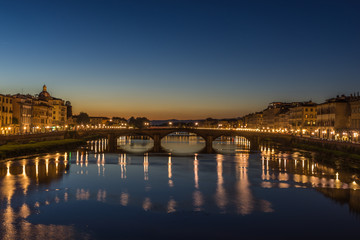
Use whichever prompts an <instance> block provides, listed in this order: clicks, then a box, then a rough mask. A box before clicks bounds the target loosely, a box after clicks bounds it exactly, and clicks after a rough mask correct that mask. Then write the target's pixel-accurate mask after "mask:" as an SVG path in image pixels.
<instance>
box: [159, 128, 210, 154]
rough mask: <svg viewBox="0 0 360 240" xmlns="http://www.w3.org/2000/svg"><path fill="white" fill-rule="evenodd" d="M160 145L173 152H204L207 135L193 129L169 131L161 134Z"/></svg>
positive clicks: (163, 148)
mask: <svg viewBox="0 0 360 240" xmlns="http://www.w3.org/2000/svg"><path fill="white" fill-rule="evenodd" d="M160 145H161V146H160V147H161V149H162V150H164V151H166V152H170V153H173V154H180V155H181V154H194V153H199V152H204V149H205V148H206V137H205V136H204V135H202V134H199V133H198V132H196V131H193V129H182V130H180V131H179V130H173V131H168V132H166V133H164V134H162V135H161V136H160Z"/></svg>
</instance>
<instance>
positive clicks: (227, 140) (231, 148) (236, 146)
mask: <svg viewBox="0 0 360 240" xmlns="http://www.w3.org/2000/svg"><path fill="white" fill-rule="evenodd" d="M213 148H214V150H215V151H216V152H219V153H228V154H229V153H231V154H233V153H241V152H249V151H250V141H249V140H247V139H246V138H244V137H241V136H231V137H229V136H221V137H219V138H217V139H215V140H214V141H213Z"/></svg>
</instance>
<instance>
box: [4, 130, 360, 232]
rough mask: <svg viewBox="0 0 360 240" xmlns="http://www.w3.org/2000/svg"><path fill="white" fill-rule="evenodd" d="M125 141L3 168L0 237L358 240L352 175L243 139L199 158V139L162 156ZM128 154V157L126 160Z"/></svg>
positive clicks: (175, 144)
mask: <svg viewBox="0 0 360 240" xmlns="http://www.w3.org/2000/svg"><path fill="white" fill-rule="evenodd" d="M152 144H153V143H152V141H151V140H149V139H146V137H143V138H139V137H137V138H129V137H127V138H126V137H124V138H120V139H119V140H118V148H119V152H117V153H107V152H106V149H107V141H106V140H105V139H99V140H97V141H91V142H89V145H88V146H87V147H86V148H82V149H79V150H78V151H74V152H58V153H48V154H43V155H39V156H34V157H26V158H19V159H15V160H9V161H3V162H0V207H1V209H0V223H1V224H0V239H250V238H251V239H273V238H274V239H304V238H306V239H315V238H317V239H350V238H355V237H358V236H359V227H360V217H359V213H360V187H359V186H358V183H359V182H358V173H357V172H356V171H355V170H352V169H347V170H342V171H340V170H337V169H336V167H331V166H328V165H325V164H323V163H320V162H317V161H315V160H312V159H311V158H310V157H311V155H309V154H304V153H301V152H297V151H292V152H281V151H278V150H277V149H276V148H273V147H272V146H270V145H263V146H261V149H260V151H259V152H257V153H250V152H249V143H248V142H247V141H246V139H243V138H240V137H238V138H223V139H218V140H217V141H216V142H215V143H214V145H213V147H214V149H216V151H217V153H216V154H202V153H200V152H201V149H202V148H203V147H204V146H205V143H204V141H202V140H201V139H200V138H198V137H196V136H186V135H184V136H182V135H179V136H176V135H173V136H169V137H167V138H165V139H163V140H162V146H163V148H164V149H165V150H166V151H167V153H163V154H151V153H147V152H146V151H148V150H149V149H150V148H151V146H152ZM130 152H132V153H130Z"/></svg>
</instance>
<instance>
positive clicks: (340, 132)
mask: <svg viewBox="0 0 360 240" xmlns="http://www.w3.org/2000/svg"><path fill="white" fill-rule="evenodd" d="M349 103H350V98H349V97H346V96H344V95H343V96H341V97H336V98H332V99H328V100H326V102H325V103H322V104H319V105H318V106H317V117H316V121H317V127H318V128H317V131H318V132H317V135H318V136H319V137H320V138H325V139H332V140H344V141H346V140H349V136H348V130H349V127H350V104H349Z"/></svg>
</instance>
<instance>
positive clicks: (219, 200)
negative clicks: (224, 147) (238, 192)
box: [215, 154, 227, 211]
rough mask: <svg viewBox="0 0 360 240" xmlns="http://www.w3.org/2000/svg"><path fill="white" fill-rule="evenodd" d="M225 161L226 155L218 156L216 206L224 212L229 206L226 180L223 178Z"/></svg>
mask: <svg viewBox="0 0 360 240" xmlns="http://www.w3.org/2000/svg"><path fill="white" fill-rule="evenodd" d="M223 161H224V155H221V154H217V155H216V163H217V165H216V171H217V186H216V194H215V201H216V205H217V206H218V207H219V208H220V209H221V210H222V211H224V210H225V207H226V204H227V197H226V190H225V188H224V178H223Z"/></svg>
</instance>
